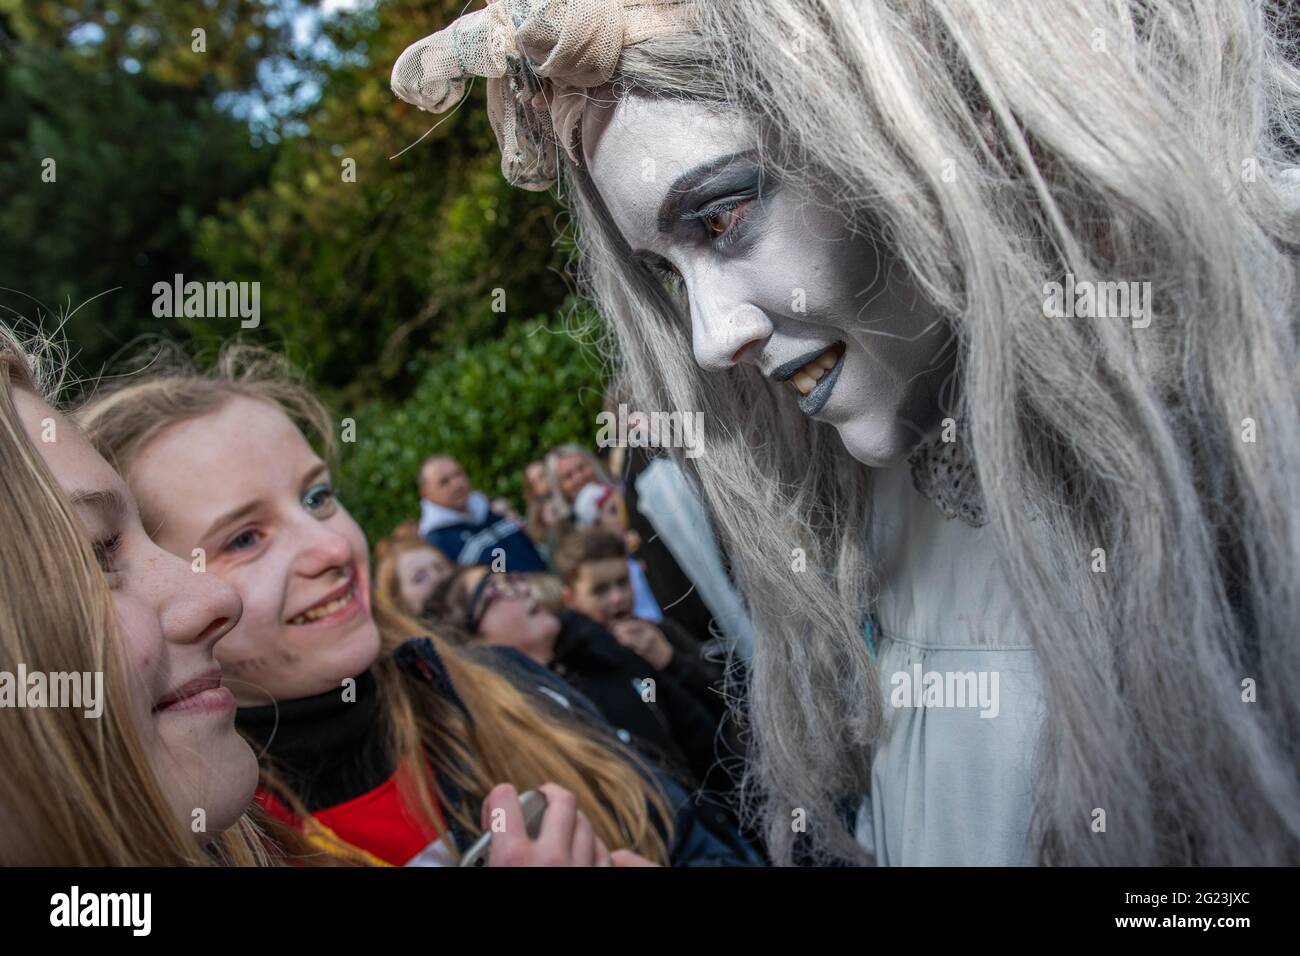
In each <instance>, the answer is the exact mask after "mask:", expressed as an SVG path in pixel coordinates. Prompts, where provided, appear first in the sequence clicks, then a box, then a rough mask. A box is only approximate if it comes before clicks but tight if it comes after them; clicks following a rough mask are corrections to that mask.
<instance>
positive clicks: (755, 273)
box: [582, 96, 951, 467]
mask: <svg viewBox="0 0 1300 956" xmlns="http://www.w3.org/2000/svg"><path fill="white" fill-rule="evenodd" d="M603 99H607V101H608V102H611V103H613V104H614V105H612V106H608V105H604V103H603V102H602V100H603ZM583 122H584V126H583V133H582V136H583V149H584V153H585V160H586V167H587V169H588V170H589V172H590V175H591V179H592V182H593V183H594V184H595V186H596V189H597V191H598V192H599V193H600V196H601V198H602V199H603V200H604V203H605V205H606V207H607V208H608V209H609V212H610V215H611V216H612V217H613V220H614V222H615V223H616V224H617V226H618V229H619V231H620V232H621V233H622V235H623V238H624V239H625V240H626V241H627V243H628V245H629V246H630V247H631V251H632V254H633V256H634V257H635V259H636V260H637V261H638V262H639V263H640V264H641V266H642V267H643V268H645V269H646V270H647V271H648V272H650V273H651V274H653V275H656V276H658V277H659V278H660V279H661V281H662V282H663V283H664V284H665V286H667V288H668V291H669V294H670V295H671V296H673V297H674V298H675V299H677V300H678V301H679V302H681V303H682V305H683V308H684V309H685V310H686V311H688V312H689V315H690V323H691V330H690V331H691V337H692V345H693V348H694V352H695V360H696V362H697V364H698V365H699V366H700V367H701V368H702V369H704V370H705V371H706V372H717V371H721V370H724V369H728V368H731V367H732V366H735V365H738V364H740V363H748V364H749V365H752V366H753V367H754V368H756V369H758V370H759V372H760V373H761V374H762V375H764V376H765V377H767V378H769V379H771V380H772V381H774V382H780V383H784V384H782V385H781V386H780V387H781V388H782V389H783V390H784V392H785V394H787V395H788V396H789V401H790V402H791V403H792V404H795V405H797V407H798V408H799V409H800V411H802V412H803V413H804V414H805V415H807V416H809V417H810V418H815V419H817V420H818V421H823V422H827V423H829V424H831V425H833V426H834V427H835V428H836V430H837V431H838V432H839V434H840V437H841V439H842V440H843V442H844V445H845V447H846V448H847V449H848V451H849V453H850V454H852V455H853V456H854V457H855V458H857V459H858V460H859V461H862V462H864V463H866V464H868V465H871V466H876V467H883V466H886V465H890V464H894V463H896V462H898V461H900V460H902V459H904V458H906V457H907V455H908V453H909V452H910V451H911V450H912V448H913V447H915V445H916V444H917V443H918V441H919V440H920V439H921V438H923V437H924V436H925V434H926V433H927V432H928V431H929V430H930V429H932V428H933V427H934V426H935V425H936V424H937V422H938V418H939V414H938V408H939V401H938V395H939V390H940V387H941V385H942V383H943V381H944V378H945V377H946V376H947V374H948V371H949V369H948V367H947V366H948V363H949V361H950V356H951V349H950V348H948V347H947V346H948V344H949V334H948V330H947V328H946V325H945V323H944V322H943V321H941V318H940V315H939V313H938V312H937V311H936V309H935V308H934V307H933V306H932V305H931V304H930V303H929V302H928V301H927V300H926V299H925V297H924V296H923V295H921V294H920V292H919V291H918V289H917V288H916V287H915V286H914V284H913V283H912V282H911V281H910V279H909V278H908V276H907V273H906V270H905V269H904V268H903V267H902V265H901V263H899V262H898V261H897V260H896V259H895V258H894V257H893V256H891V255H890V254H889V252H888V251H887V250H885V249H883V248H882V247H881V246H880V245H878V244H877V243H876V242H875V241H873V239H871V238H870V237H868V236H866V235H863V234H861V233H860V232H856V231H854V230H853V229H851V228H850V224H849V222H848V219H847V218H846V217H845V216H844V215H843V214H842V203H838V202H836V201H835V200H834V199H833V198H832V197H830V196H824V195H820V194H818V193H817V192H815V191H814V190H812V189H809V188H807V187H805V186H804V185H803V184H801V183H795V182H779V181H777V180H776V178H775V177H774V176H773V175H771V174H770V173H769V171H768V170H766V169H765V168H764V166H763V164H762V162H761V159H760V157H759V154H758V151H757V149H756V147H757V146H758V144H759V136H758V133H757V131H756V129H755V127H754V124H753V123H752V121H751V120H749V119H748V118H747V117H746V116H744V115H742V114H740V113H738V112H734V111H722V110H717V109H715V108H713V107H710V106H708V105H706V104H702V103H699V102H695V101H690V100H672V99H664V100H650V99H643V98H639V97H627V96H625V97H622V98H619V99H617V100H613V99H612V98H602V97H593V100H592V103H591V105H590V106H588V108H587V109H586V111H585V113H584V117H583Z"/></svg>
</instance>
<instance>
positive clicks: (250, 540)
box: [126, 396, 379, 706]
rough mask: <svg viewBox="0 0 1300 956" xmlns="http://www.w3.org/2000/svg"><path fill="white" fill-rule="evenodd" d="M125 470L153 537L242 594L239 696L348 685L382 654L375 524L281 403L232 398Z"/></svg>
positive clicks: (298, 693) (229, 660)
mask: <svg viewBox="0 0 1300 956" xmlns="http://www.w3.org/2000/svg"><path fill="white" fill-rule="evenodd" d="M126 477H127V480H128V481H129V482H130V483H131V487H132V489H133V490H134V491H135V493H136V497H137V498H138V499H139V501H140V507H141V509H142V511H143V512H144V517H145V526H146V527H147V528H148V529H149V531H150V533H151V534H153V536H154V540H155V541H157V542H158V543H159V544H160V545H162V546H163V547H164V548H166V549H167V550H168V551H171V552H172V553H173V554H176V555H179V556H181V557H182V558H184V559H186V560H187V561H189V560H197V558H196V553H197V554H198V555H199V556H201V557H202V558H203V560H204V561H205V562H206V566H207V571H208V573H209V574H211V575H215V576H216V577H218V578H220V579H221V580H223V581H225V582H226V583H227V584H230V585H232V586H233V587H234V588H235V590H236V591H238V592H239V596H240V597H241V598H243V600H244V617H243V620H241V621H240V622H239V625H238V626H237V627H235V628H234V629H233V630H232V631H231V633H230V635H229V636H228V637H227V638H226V640H224V641H222V643H221V646H220V647H219V648H218V657H219V658H220V660H221V662H222V664H223V665H224V666H225V667H226V669H227V671H228V672H229V674H230V675H231V678H232V680H231V681H230V686H231V688H232V689H233V690H234V692H235V696H236V697H237V698H238V700H239V702H240V704H241V705H243V706H248V705H256V704H265V703H269V702H271V701H272V700H277V701H284V700H296V699H299V698H302V697H311V696H314V695H316V694H323V693H325V692H326V691H330V690H339V689H340V688H342V687H343V681H344V680H345V679H347V678H349V677H355V676H357V675H358V674H360V673H362V672H363V671H365V670H366V669H367V668H369V667H370V665H371V664H373V663H374V661H375V658H376V657H377V656H378V654H379V628H378V627H377V626H376V624H375V621H374V618H373V617H372V616H371V613H370V573H369V564H368V560H369V558H368V552H367V546H366V539H365V535H364V534H362V531H361V529H360V528H359V527H358V526H357V523H356V522H355V521H353V520H352V516H351V515H349V514H348V513H347V511H345V510H344V509H343V507H342V506H341V505H340V504H339V503H338V501H337V500H336V499H335V497H334V492H333V490H332V486H331V485H330V478H329V472H328V470H327V469H326V467H325V463H324V462H323V461H321V459H320V458H319V457H318V456H317V455H316V453H315V452H314V451H312V449H311V446H310V445H308V444H307V441H306V440H305V439H304V438H303V436H302V434H301V433H300V432H299V431H298V429H297V428H296V427H295V426H294V424H293V422H291V421H290V420H289V418H288V417H287V416H286V415H285V414H284V413H283V412H282V411H280V410H279V409H278V408H276V407H274V406H272V405H270V404H268V403H266V402H260V401H256V400H253V399H249V398H244V397H242V396H235V397H232V398H230V399H229V400H228V401H227V402H226V403H225V404H224V405H223V406H222V407H221V408H219V409H218V410H217V411H215V412H213V413H212V414H210V415H205V416H204V417H202V418H197V419H193V420H191V421H188V422H182V423H180V424H178V425H175V426H173V427H172V428H169V429H167V430H166V431H164V432H163V433H162V434H161V435H160V436H159V437H158V438H157V439H155V440H154V441H153V442H151V443H150V444H149V445H148V446H147V447H146V448H145V449H144V451H143V452H142V453H141V454H140V455H139V456H138V457H137V458H136V460H135V461H134V463H133V464H132V466H131V468H130V471H129V472H128V474H127V476H126ZM196 549H201V551H200V552H196Z"/></svg>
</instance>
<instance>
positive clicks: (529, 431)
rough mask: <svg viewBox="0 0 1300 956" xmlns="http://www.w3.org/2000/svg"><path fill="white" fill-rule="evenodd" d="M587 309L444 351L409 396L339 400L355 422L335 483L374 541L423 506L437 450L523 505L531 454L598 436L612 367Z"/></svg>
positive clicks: (491, 490) (485, 488) (487, 489)
mask: <svg viewBox="0 0 1300 956" xmlns="http://www.w3.org/2000/svg"><path fill="white" fill-rule="evenodd" d="M574 314H575V315H577V316H584V313H574ZM585 318H586V321H584V322H581V323H575V321H574V319H573V318H570V319H568V320H552V319H548V318H546V317H542V318H538V319H534V320H532V321H527V322H519V323H513V324H511V325H509V326H507V328H506V331H505V332H504V333H503V334H502V335H501V336H500V337H498V338H496V339H493V340H490V341H487V342H482V343H478V344H474V345H467V346H462V347H459V348H456V349H455V350H453V351H451V352H450V353H449V354H447V355H445V356H443V357H440V358H439V359H438V360H437V361H435V362H434V363H433V364H431V365H430V366H429V367H428V369H427V370H426V371H425V372H424V373H423V375H422V376H421V378H420V380H419V383H418V384H417V386H416V388H415V390H414V392H413V393H412V394H411V395H410V397H409V398H407V399H406V400H405V401H401V402H390V401H376V402H372V403H370V404H367V405H365V406H363V407H362V408H361V409H359V410H358V411H357V412H356V413H355V414H352V413H350V412H349V411H348V410H347V409H339V416H340V417H341V418H346V417H352V418H354V419H355V420H356V432H355V440H354V441H353V442H350V443H342V444H340V445H339V459H340V460H339V467H338V475H337V484H338V487H339V492H340V496H341V498H342V500H343V501H344V502H345V504H346V505H347V507H348V509H349V510H350V511H351V512H352V514H353V516H354V517H355V518H356V519H357V521H359V522H360V523H361V526H362V527H363V528H364V529H365V530H366V533H367V534H368V535H369V536H370V539H371V541H372V542H374V541H377V540H378V539H379V538H381V537H383V536H384V535H387V534H388V533H389V532H390V531H391V530H392V529H393V527H394V526H395V525H397V524H398V523H399V522H401V521H404V520H407V519H409V518H414V517H416V516H417V515H418V514H419V492H418V491H417V488H416V479H417V475H418V472H419V468H420V463H421V462H423V461H424V459H425V458H426V457H428V456H429V455H431V454H434V453H435V452H445V453H446V454H449V455H453V456H455V457H456V458H457V459H459V461H460V462H461V464H462V465H464V467H465V470H466V472H467V473H468V474H469V479H470V482H471V483H472V484H473V485H474V487H475V488H476V489H478V490H480V491H482V492H484V493H485V494H487V495H488V496H489V497H496V496H497V495H506V496H508V497H510V499H511V500H512V501H514V502H515V506H516V507H520V504H521V503H522V500H523V494H522V489H521V479H522V474H523V469H524V467H525V466H526V465H527V464H528V463H529V462H530V461H533V460H534V459H536V458H539V457H541V456H542V454H543V453H545V452H546V451H547V450H548V449H550V448H553V447H554V446H556V445H560V444H563V443H565V442H581V443H586V444H591V443H592V442H593V440H594V436H595V432H596V427H597V426H596V415H597V414H599V412H600V411H601V409H602V407H603V404H604V390H605V381H606V375H605V370H604V368H603V367H602V363H601V360H600V357H599V355H598V354H597V352H596V350H595V348H594V347H593V345H592V344H590V338H591V334H590V329H591V327H592V326H591V322H592V320H591V319H590V316H589V314H585Z"/></svg>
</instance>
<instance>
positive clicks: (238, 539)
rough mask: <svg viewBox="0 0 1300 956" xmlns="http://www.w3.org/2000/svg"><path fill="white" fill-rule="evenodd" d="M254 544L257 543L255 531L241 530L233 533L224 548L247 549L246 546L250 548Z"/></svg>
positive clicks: (230, 549) (229, 549)
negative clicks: (235, 533)
mask: <svg viewBox="0 0 1300 956" xmlns="http://www.w3.org/2000/svg"><path fill="white" fill-rule="evenodd" d="M255 544H257V532H256V531H251V530H250V531H241V532H239V534H237V535H235V536H234V537H233V538H231V539H230V541H229V543H228V544H227V545H226V550H228V551H244V550H247V549H248V548H251V547H252V546H253V545H255Z"/></svg>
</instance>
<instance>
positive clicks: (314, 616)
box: [289, 590, 352, 624]
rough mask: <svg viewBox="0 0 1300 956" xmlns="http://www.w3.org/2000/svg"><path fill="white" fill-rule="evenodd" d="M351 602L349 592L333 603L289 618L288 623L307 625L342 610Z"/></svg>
mask: <svg viewBox="0 0 1300 956" xmlns="http://www.w3.org/2000/svg"><path fill="white" fill-rule="evenodd" d="M351 601H352V591H351V590H349V591H348V593H347V594H345V595H343V596H342V597H341V598H335V599H334V600H333V601H330V602H329V603H328V604H318V605H317V606H316V607H314V608H311V609H310V610H307V611H303V613H301V614H299V615H298V616H297V617H293V618H290V619H289V623H290V624H307V623H310V622H311V621H318V620H320V619H321V618H323V617H325V616H326V615H329V614H333V613H334V612H335V611H341V610H343V609H344V608H345V607H347V606H348V604H349V603H351Z"/></svg>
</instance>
